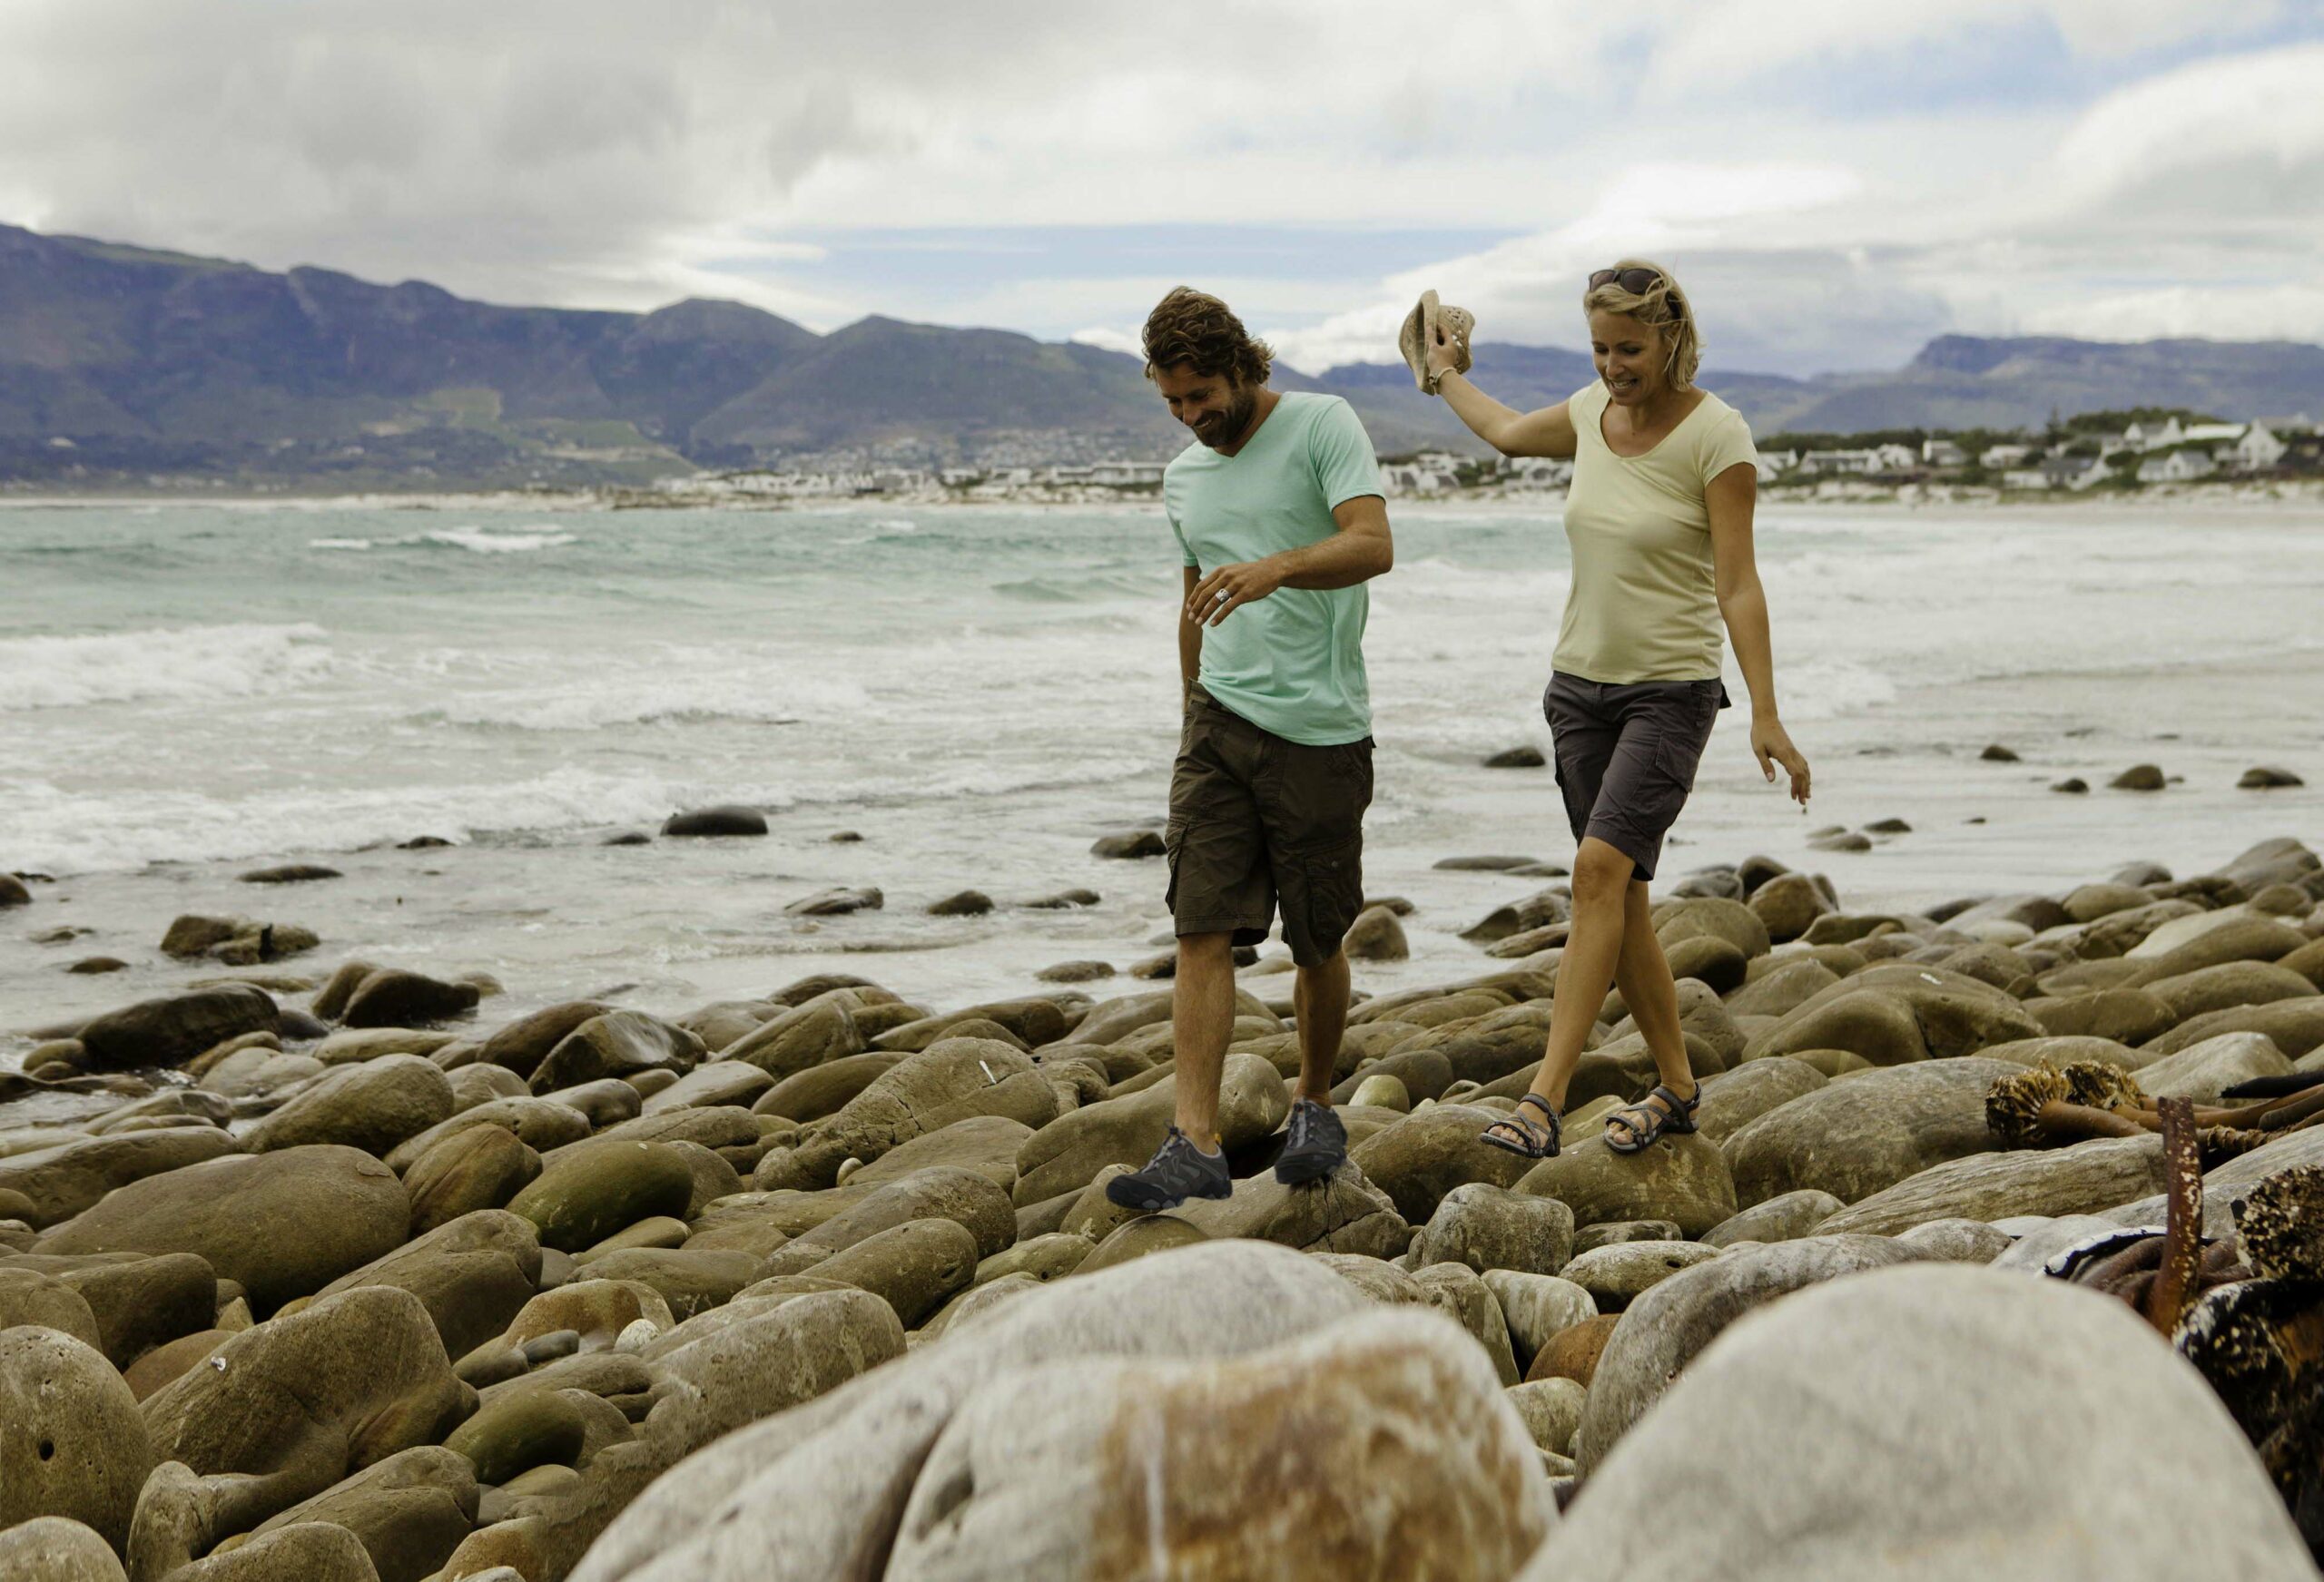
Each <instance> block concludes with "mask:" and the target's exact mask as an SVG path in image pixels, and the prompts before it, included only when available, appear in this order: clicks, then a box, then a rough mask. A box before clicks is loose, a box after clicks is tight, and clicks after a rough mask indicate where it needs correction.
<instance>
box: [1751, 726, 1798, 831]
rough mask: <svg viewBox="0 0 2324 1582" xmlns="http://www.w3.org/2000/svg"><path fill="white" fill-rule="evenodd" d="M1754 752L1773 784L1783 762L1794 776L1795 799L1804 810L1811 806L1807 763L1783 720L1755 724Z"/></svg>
mask: <svg viewBox="0 0 2324 1582" xmlns="http://www.w3.org/2000/svg"><path fill="white" fill-rule="evenodd" d="M1751 752H1752V753H1753V754H1754V755H1755V756H1756V757H1757V758H1758V761H1759V772H1760V773H1761V774H1762V775H1765V776H1766V777H1767V781H1768V784H1769V785H1773V784H1775V782H1776V765H1777V764H1778V763H1780V764H1782V765H1783V766H1784V768H1785V770H1786V771H1788V772H1789V773H1790V775H1791V800H1792V801H1796V802H1797V803H1798V804H1799V806H1800V809H1801V811H1806V810H1807V790H1808V786H1807V759H1806V757H1804V756H1803V755H1802V754H1801V752H1800V751H1799V749H1798V748H1797V747H1794V746H1793V745H1792V744H1791V732H1788V731H1787V730H1785V729H1784V728H1783V722H1781V721H1779V720H1753V721H1752V722H1751Z"/></svg>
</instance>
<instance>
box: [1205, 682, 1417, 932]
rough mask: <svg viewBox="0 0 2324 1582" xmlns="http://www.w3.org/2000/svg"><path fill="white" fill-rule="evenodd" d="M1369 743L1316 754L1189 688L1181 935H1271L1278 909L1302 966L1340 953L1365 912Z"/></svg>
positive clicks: (1313, 749)
mask: <svg viewBox="0 0 2324 1582" xmlns="http://www.w3.org/2000/svg"><path fill="white" fill-rule="evenodd" d="M1371 805H1372V738H1370V737H1369V736H1367V737H1365V738H1364V740H1363V741H1361V742H1346V743H1344V744H1342V745H1340V746H1336V747H1309V746H1306V745H1304V744H1303V743H1300V742H1289V741H1285V739H1284V738H1283V737H1281V736H1278V735H1276V734H1275V733H1274V732H1271V731H1265V730H1262V729H1261V728H1260V727H1258V726H1257V725H1255V724H1253V723H1252V722H1250V721H1248V720H1246V719H1244V718H1243V717H1242V716H1241V715H1239V714H1236V713H1235V712H1232V711H1231V710H1229V709H1227V708H1226V707H1225V706H1224V705H1222V704H1220V703H1216V702H1214V701H1213V700H1212V699H1211V697H1210V696H1209V694H1207V693H1205V692H1204V691H1203V690H1202V689H1201V688H1200V687H1196V688H1195V689H1194V696H1193V701H1192V702H1191V703H1190V704H1189V705H1188V707H1187V723H1186V729H1185V732H1184V733H1183V734H1182V735H1181V736H1180V738H1179V741H1178V759H1177V765H1176V766H1175V767H1174V768H1173V769H1172V771H1171V774H1170V825H1169V830H1168V832H1167V834H1166V835H1165V836H1164V842H1165V844H1166V845H1167V847H1168V849H1169V858H1170V887H1169V890H1168V892H1167V897H1168V901H1169V907H1170V913H1171V916H1172V918H1173V919H1175V920H1176V923H1177V932H1178V934H1179V935H1180V936H1182V937H1183V936H1185V935H1187V934H1226V933H1232V934H1233V935H1234V936H1235V943H1236V944H1237V945H1256V944H1257V943H1259V941H1261V940H1262V939H1265V938H1266V937H1267V929H1268V927H1269V925H1270V924H1271V923H1272V922H1273V921H1274V919H1275V905H1276V902H1277V900H1278V899H1280V900H1281V902H1282V906H1283V938H1284V942H1285V944H1287V945H1289V946H1290V947H1291V958H1292V960H1294V961H1295V962H1296V963H1298V964H1299V965H1300V966H1302V967H1320V966H1322V965H1323V964H1324V962H1326V961H1329V960H1330V959H1331V958H1333V957H1334V956H1336V955H1338V954H1339V949H1340V941H1341V939H1342V938H1344V937H1345V936H1346V934H1347V930H1348V926H1349V925H1350V924H1352V923H1354V921H1355V915H1356V913H1357V912H1359V911H1361V910H1363V909H1364V809H1366V808H1368V807H1370V806H1371Z"/></svg>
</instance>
